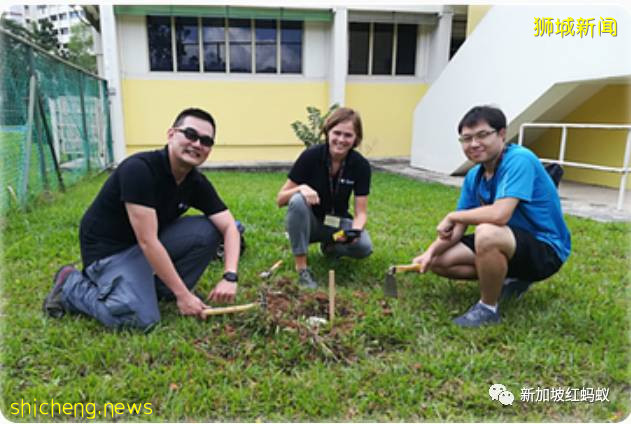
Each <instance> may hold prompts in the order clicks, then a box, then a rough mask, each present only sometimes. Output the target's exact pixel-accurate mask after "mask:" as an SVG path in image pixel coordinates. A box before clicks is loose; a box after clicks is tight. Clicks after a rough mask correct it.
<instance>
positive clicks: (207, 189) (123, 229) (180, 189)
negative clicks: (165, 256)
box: [79, 146, 227, 267]
mask: <svg viewBox="0 0 631 424" xmlns="http://www.w3.org/2000/svg"><path fill="white" fill-rule="evenodd" d="M126 202H129V203H135V204H138V205H143V206H147V207H150V208H153V209H155V210H156V214H157V217H158V231H160V230H162V229H163V228H164V227H165V226H167V225H169V224H170V223H172V222H173V221H175V220H176V219H177V218H178V217H179V216H180V215H182V214H183V213H184V212H186V210H187V209H188V208H189V207H193V208H195V209H198V210H200V211H202V212H203V213H204V214H205V215H213V214H215V213H218V212H222V211H224V210H226V209H227V208H226V205H225V204H224V203H223V202H222V200H221V199H220V198H219V195H218V194H217V192H216V191H215V188H214V187H213V186H212V184H211V183H210V181H208V179H206V177H205V176H203V175H202V174H201V173H199V171H197V169H193V170H191V172H189V173H188V175H187V176H186V178H185V179H184V181H183V182H182V183H181V184H180V185H179V186H178V185H177V184H176V183H175V178H174V177H173V174H172V173H171V166H170V164H169V156H168V146H167V147H165V148H164V149H162V150H155V151H152V152H142V153H137V154H134V155H132V156H130V157H128V158H127V159H125V160H124V161H123V162H121V164H120V165H119V166H118V167H117V168H116V170H115V171H114V172H113V173H112V175H110V177H109V178H108V179H107V181H106V182H105V184H104V185H103V187H102V188H101V191H100V192H99V194H98V195H97V196H96V198H95V199H94V201H93V202H92V205H90V207H89V208H88V210H87V211H86V212H85V214H84V215H83V218H82V219H81V226H80V229H79V240H80V243H81V258H82V260H83V265H84V267H87V266H88V265H90V264H91V263H92V262H94V261H96V260H97V259H101V258H105V257H107V256H110V255H113V254H114V253H118V252H120V251H122V250H124V249H126V248H128V247H130V246H132V245H134V244H136V242H137V241H136V236H135V234H134V230H133V229H132V227H131V224H130V222H129V217H128V215H127V210H126V209H125V203H126Z"/></svg>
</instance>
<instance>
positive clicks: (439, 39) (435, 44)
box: [428, 10, 453, 84]
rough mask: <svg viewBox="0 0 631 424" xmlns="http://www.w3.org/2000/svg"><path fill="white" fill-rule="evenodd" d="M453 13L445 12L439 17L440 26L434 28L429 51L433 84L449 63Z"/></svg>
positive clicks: (429, 75) (430, 78) (429, 71)
mask: <svg viewBox="0 0 631 424" xmlns="http://www.w3.org/2000/svg"><path fill="white" fill-rule="evenodd" d="M452 18H453V12H452V11H451V10H443V11H442V12H441V13H440V14H439V15H438V25H436V27H435V28H434V32H433V33H432V37H431V41H430V50H429V57H430V58H431V59H430V62H429V69H428V78H429V83H430V84H431V83H433V82H434V81H435V80H436V79H437V78H438V76H439V75H440V73H441V72H442V71H443V69H445V66H447V63H448V62H449V48H450V46H451V21H452Z"/></svg>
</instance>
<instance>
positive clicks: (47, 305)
mask: <svg viewBox="0 0 631 424" xmlns="http://www.w3.org/2000/svg"><path fill="white" fill-rule="evenodd" d="M76 270H77V269H76V268H75V267H74V266H72V265H64V266H62V267H61V268H59V270H57V272H56V273H55V276H54V277H53V288H52V289H51V290H50V292H49V293H48V296H46V299H44V304H43V305H42V310H43V311H44V314H45V315H48V316H50V317H53V318H61V317H63V316H64V314H65V313H66V309H65V308H64V305H63V303H62V302H61V289H62V288H63V285H64V283H65V282H66V280H67V279H68V276H69V275H70V274H71V273H73V272H74V271H76Z"/></svg>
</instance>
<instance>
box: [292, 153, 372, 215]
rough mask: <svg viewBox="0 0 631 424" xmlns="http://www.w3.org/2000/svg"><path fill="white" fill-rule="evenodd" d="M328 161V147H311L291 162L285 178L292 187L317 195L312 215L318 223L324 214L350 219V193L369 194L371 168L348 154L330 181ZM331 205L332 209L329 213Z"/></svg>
mask: <svg viewBox="0 0 631 424" xmlns="http://www.w3.org/2000/svg"><path fill="white" fill-rule="evenodd" d="M330 161H331V157H330V155H329V146H328V145H327V144H318V145H315V146H311V147H309V148H308V149H307V150H305V151H304V152H302V153H301V154H300V156H299V157H298V159H297V160H296V162H294V165H293V166H292V167H291V170H290V171H289V175H288V177H289V179H290V180H292V181H293V182H294V183H296V184H307V185H309V186H310V187H311V188H313V189H314V190H315V191H317V192H318V196H319V197H320V204H319V205H314V206H313V213H314V214H315V216H316V217H318V218H319V219H320V220H324V215H326V214H332V215H336V216H342V217H346V218H352V216H351V214H350V213H348V200H349V199H350V196H351V191H353V192H354V193H355V196H367V195H368V194H369V193H370V164H369V163H368V161H367V160H366V159H365V158H364V157H363V156H362V155H361V154H360V153H359V152H357V151H355V150H354V149H353V150H351V151H349V152H348V155H347V156H346V159H345V161H344V164H343V167H341V168H340V171H338V173H337V175H334V176H333V177H331V178H329V166H330ZM340 172H341V173H342V175H340ZM331 185H333V190H331ZM331 191H333V197H334V198H335V202H333V200H332V193H331ZM334 203H335V205H334V206H335V208H334V209H332V206H333V204H334Z"/></svg>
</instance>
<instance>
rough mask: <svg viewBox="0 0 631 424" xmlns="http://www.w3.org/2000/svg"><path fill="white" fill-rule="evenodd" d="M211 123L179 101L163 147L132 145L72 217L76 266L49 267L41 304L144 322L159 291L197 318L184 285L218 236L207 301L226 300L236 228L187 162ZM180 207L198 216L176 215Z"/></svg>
mask: <svg viewBox="0 0 631 424" xmlns="http://www.w3.org/2000/svg"><path fill="white" fill-rule="evenodd" d="M215 129H216V126H215V122H214V119H213V118H212V116H211V115H210V114H208V113H207V112H205V111H203V110H201V109H186V110H184V111H182V112H181V113H180V114H179V115H178V116H177V118H176V119H175V122H174V124H173V126H172V127H171V128H169V130H168V131H167V138H168V142H167V145H166V147H165V148H164V149H163V150H156V151H152V152H143V153H137V154H135V155H132V156H130V157H129V158H127V159H126V160H124V161H123V162H122V163H121V164H120V165H119V166H118V167H117V169H116V170H115V171H114V172H113V173H112V175H110V177H109V178H108V180H107V181H106V182H105V184H104V185H103V187H102V188H101V191H100V192H99V194H98V195H97V197H96V198H95V200H94V202H93V203H92V205H91V206H90V207H89V208H88V210H87V211H86V213H85V214H84V216H83V218H82V220H81V226H80V229H79V239H80V245H81V257H82V261H83V272H80V271H78V270H76V269H75V268H74V267H72V266H64V267H62V268H61V269H60V270H59V271H58V272H57V274H56V275H55V278H54V286H53V289H52V290H51V292H50V293H49V294H48V296H47V297H46V300H45V301H44V312H45V313H47V314H48V315H50V316H54V317H60V316H63V314H64V313H65V312H81V313H84V314H86V315H89V316H92V317H94V318H96V319H97V320H99V321H100V322H102V323H103V324H105V325H106V326H108V327H114V328H121V327H135V328H141V329H144V330H146V331H147V330H149V329H151V328H152V327H153V326H154V325H155V324H156V323H157V322H158V321H159V320H160V312H159V310H158V304H157V301H158V299H160V298H167V299H173V298H175V300H176V301H177V306H178V309H179V311H180V313H181V314H183V315H192V316H197V317H199V318H201V319H203V318H204V315H203V310H204V309H206V308H207V306H206V305H205V304H204V302H203V301H202V300H200V299H199V298H198V297H197V296H195V295H194V294H193V293H191V290H192V289H193V287H194V286H195V284H196V283H197V280H198V279H199V277H200V276H201V275H202V273H203V272H204V270H205V269H206V267H207V266H208V263H209V262H210V261H211V259H213V258H214V257H216V253H217V247H218V246H219V244H220V243H221V242H223V243H224V246H225V247H224V252H225V253H224V270H225V273H224V275H223V278H222V279H221V281H219V283H217V285H216V286H215V288H214V289H213V290H212V291H211V292H210V294H209V295H208V298H207V300H213V301H220V302H222V301H223V302H231V301H233V300H234V298H235V295H236V291H237V266H238V261H239V250H240V233H239V229H238V228H237V225H236V222H235V220H234V218H233V216H232V214H231V213H230V211H229V210H228V209H227V208H226V206H225V205H224V203H223V202H222V201H221V199H220V198H219V196H218V194H217V192H216V191H215V189H214V187H213V186H212V184H211V183H210V182H209V181H208V180H207V179H206V177H204V176H203V175H202V174H201V173H199V172H198V171H197V169H196V167H197V166H199V165H201V164H202V163H203V162H204V161H205V160H206V159H207V158H208V155H209V154H210V151H211V148H212V145H213V144H214V137H215ZM189 207H193V208H196V209H198V210H200V211H202V212H203V214H204V215H202V216H187V217H180V216H181V215H182V214H183V213H184V212H186V210H187V209H188V208H189Z"/></svg>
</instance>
